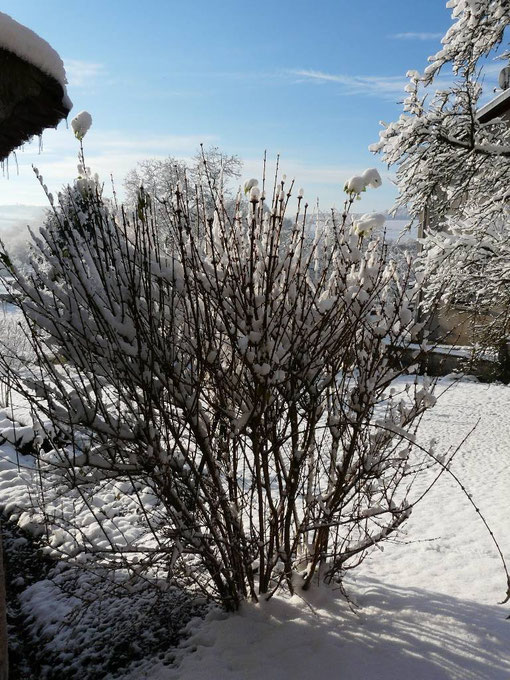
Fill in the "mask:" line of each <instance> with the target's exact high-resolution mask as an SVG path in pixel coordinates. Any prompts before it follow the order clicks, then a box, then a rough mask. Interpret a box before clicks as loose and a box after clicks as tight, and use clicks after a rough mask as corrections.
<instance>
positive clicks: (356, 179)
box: [344, 168, 382, 195]
mask: <svg viewBox="0 0 510 680" xmlns="http://www.w3.org/2000/svg"><path fill="white" fill-rule="evenodd" d="M381 184H382V180H381V176H380V175H379V172H378V171H377V170H376V168H368V170H365V172H364V173H363V174H362V175H354V176H353V177H351V178H350V179H348V180H347V182H346V183H345V186H344V190H345V192H346V193H347V194H351V195H354V194H361V193H362V192H364V191H366V190H367V187H372V188H374V189H377V187H380V186H381Z"/></svg>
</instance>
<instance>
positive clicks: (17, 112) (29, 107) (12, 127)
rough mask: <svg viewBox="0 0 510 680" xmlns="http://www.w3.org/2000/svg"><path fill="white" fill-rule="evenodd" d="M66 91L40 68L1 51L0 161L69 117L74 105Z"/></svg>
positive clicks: (8, 52) (15, 55)
mask: <svg viewBox="0 0 510 680" xmlns="http://www.w3.org/2000/svg"><path fill="white" fill-rule="evenodd" d="M64 87H65V86H63V85H62V84H61V83H60V82H59V81H58V80H57V79H56V78H54V77H53V76H52V75H49V74H48V73H46V72H44V71H42V70H41V69H40V68H39V67H38V66H36V65H34V64H32V63H30V62H28V61H26V60H25V59H23V58H22V57H19V56H18V55H17V54H14V53H13V52H11V51H9V50H7V49H4V48H2V47H0V161H3V160H5V159H6V158H7V157H8V156H9V154H10V153H11V152H12V151H14V149H16V148H18V147H19V146H20V145H22V144H24V143H25V142H28V141H29V140H30V138H31V137H33V136H34V135H40V134H41V133H42V132H43V130H44V129H45V128H48V127H56V126H57V125H58V123H59V122H60V121H61V120H62V118H65V117H66V116H67V114H68V113H69V110H70V107H71V103H70V101H69V99H68V98H67V97H66V94H65V89H64Z"/></svg>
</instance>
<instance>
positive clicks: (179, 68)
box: [0, 0, 451, 210]
mask: <svg viewBox="0 0 510 680" xmlns="http://www.w3.org/2000/svg"><path fill="white" fill-rule="evenodd" d="M445 4H446V0H427V2H423V0H385V1H384V0H364V1H363V2H362V1H359V0H358V1H354V2H353V1H352V0H351V1H350V2H349V1H347V0H316V1H315V2H310V1H305V0H294V1H293V2H290V1H288V0H280V1H276V2H275V1H274V0H273V1H271V2H270V1H268V0H260V1H259V2H257V3H252V4H249V3H242V2H239V1H237V2H234V1H233V0H221V1H217V2H210V1H209V2H205V0H194V1H193V2H191V1H184V0H179V1H176V0H166V1H165V0H148V1H147V2H145V3H143V2H139V1H136V2H135V1H134V0H123V1H122V2H120V1H117V0H109V1H108V2H106V1H105V0H88V2H87V3H84V2H76V1H72V0H65V1H64V0H45V1H44V2H41V0H3V2H2V8H1V10H2V11H3V12H5V13H7V14H10V15H11V16H12V17H13V18H14V19H16V20H17V21H19V22H20V23H22V24H24V25H26V26H28V27H29V28H31V29H32V30H34V31H35V32H36V33H38V34H39V35H40V36H41V37H43V38H45V39H46V40H47V41H48V42H49V43H50V44H51V45H52V46H53V47H54V48H55V49H56V50H57V51H58V52H59V54H60V55H61V56H62V58H63V60H64V63H65V65H66V69H67V72H68V79H69V86H68V91H69V95H70V97H71V99H72V100H73V102H74V108H73V111H72V112H71V117H72V116H73V115H75V114H76V113H78V112H79V111H81V110H83V109H86V110H88V111H90V112H91V114H92V116H93V119H94V123H93V127H92V128H91V130H90V132H89V133H88V135H87V137H86V139H85V148H86V154H87V160H88V163H89V165H90V166H91V167H92V169H93V170H96V171H98V172H99V174H100V175H101V176H102V177H103V178H104V179H105V180H108V176H109V173H110V172H113V173H114V175H115V178H116V182H117V185H118V187H119V189H120V188H121V186H122V180H123V177H124V175H125V173H126V172H127V171H128V170H129V169H130V168H132V167H134V166H135V165H136V163H137V161H138V160H142V159H144V158H151V157H160V158H164V157H166V156H168V155H173V156H177V157H182V158H186V157H190V156H192V155H193V153H194V151H195V150H196V148H197V147H198V145H199V143H200V142H204V144H205V145H206V146H207V145H210V144H214V145H217V146H219V147H220V148H221V149H222V150H224V151H225V152H228V153H235V154H237V155H239V156H240V158H241V159H242V160H243V161H244V163H245V168H244V171H243V176H244V178H246V177H251V176H257V174H260V170H261V159H262V156H263V153H264V150H265V149H267V151H268V154H269V156H270V157H274V156H275V155H276V154H277V153H280V154H281V156H282V167H283V170H284V171H286V173H287V175H288V176H293V177H294V176H295V177H296V182H297V183H298V184H299V186H303V187H304V189H305V193H306V196H307V198H308V199H309V200H310V201H315V198H316V197H317V196H318V197H319V198H320V205H321V207H322V208H323V209H327V208H329V207H330V206H331V205H333V204H335V205H336V206H339V205H340V204H341V202H342V186H343V182H344V181H345V180H346V179H347V178H348V177H349V176H350V175H352V174H355V173H356V172H358V171H362V170H364V169H365V168H366V167H369V166H374V165H375V166H377V167H379V169H380V171H381V173H382V172H383V171H384V173H385V175H386V177H385V178H384V179H385V182H384V186H383V187H382V188H380V189H378V190H377V191H371V192H370V194H367V195H366V197H364V199H363V204H362V205H361V204H360V208H361V207H363V209H365V210H373V209H385V208H389V207H390V206H391V204H392V201H393V198H394V196H395V191H394V189H393V188H392V186H391V182H390V178H391V173H388V172H387V170H386V169H385V167H384V166H382V165H381V164H380V163H379V161H378V159H377V158H374V157H373V155H372V154H371V153H370V152H369V151H368V148H367V147H368V145H369V144H371V143H373V142H375V141H376V140H377V138H378V132H379V129H380V127H379V121H380V120H387V121H390V120H393V119H395V118H396V117H397V116H398V115H399V114H400V106H399V105H398V103H397V102H398V101H399V100H400V99H401V98H402V93H403V87H404V85H405V84H406V78H405V73H406V71H407V70H408V69H411V68H412V69H418V70H423V68H424V67H425V66H426V59H427V56H428V55H430V54H433V53H434V52H436V51H437V50H438V49H439V44H440V37H441V36H442V35H443V34H444V33H445V31H446V30H447V29H448V27H449V26H450V25H451V19H450V12H449V10H447V9H446V8H445ZM76 152H77V143H76V140H75V139H74V138H73V136H72V133H71V131H70V130H68V129H66V127H65V124H61V125H60V126H59V129H58V130H57V131H56V132H54V131H48V132H46V133H45V134H44V136H43V152H42V153H41V154H40V155H39V154H38V143H35V144H34V145H31V146H27V147H26V148H25V150H24V151H21V152H19V153H18V154H17V156H18V168H19V169H18V172H16V169H15V167H14V164H13V163H12V162H11V164H10V178H9V179H7V178H6V177H2V178H1V180H0V206H1V205H6V204H32V205H34V204H44V202H45V199H44V196H43V195H42V192H41V189H40V188H39V187H38V186H37V183H36V181H35V178H34V177H33V175H32V172H31V170H30V165H31V164H32V163H34V162H35V163H36V164H37V166H38V167H39V170H40V171H41V172H42V174H43V175H44V178H45V181H46V183H47V184H48V187H49V188H50V189H51V190H53V191H55V190H58V189H59V188H60V186H61V185H62V184H63V183H64V182H66V181H70V180H72V179H73V177H74V176H75V174H76V170H75V166H76V160H75V158H76Z"/></svg>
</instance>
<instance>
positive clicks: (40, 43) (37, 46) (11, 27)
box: [0, 12, 67, 92]
mask: <svg viewBox="0 0 510 680" xmlns="http://www.w3.org/2000/svg"><path fill="white" fill-rule="evenodd" d="M0 47H3V48H4V49H6V50H9V52H12V53H13V54H16V55H17V56H18V57H21V59H24V60H25V61H28V62H29V63H30V64H33V65H34V66H37V68H39V69H40V70H41V71H43V72H44V73H46V74H48V75H49V76H52V77H53V78H55V80H56V81H58V82H59V83H60V84H61V85H62V88H63V90H64V92H66V83H67V78H66V72H65V68H64V62H63V61H62V59H61V58H60V56H59V54H58V52H56V51H55V50H54V49H53V47H52V46H51V45H50V44H49V43H47V42H46V40H44V39H43V38H41V37H40V36H39V35H37V33H34V31H32V30H31V29H30V28H27V27H26V26H23V25H22V24H20V23H18V22H17V21H15V20H14V19H13V18H12V17H10V16H9V15H8V14H4V13H3V12H0Z"/></svg>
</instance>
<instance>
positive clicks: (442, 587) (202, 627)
mask: <svg viewBox="0 0 510 680" xmlns="http://www.w3.org/2000/svg"><path fill="white" fill-rule="evenodd" d="M445 388H450V389H448V390H447V391H446V392H444V394H443V395H442V397H441V398H440V399H439V401H438V404H437V406H436V408H434V409H433V410H432V411H431V412H430V413H429V414H428V416H427V419H426V420H425V421H424V422H423V423H422V426H421V430H420V435H421V437H422V439H423V440H424V441H426V440H427V439H430V438H432V437H435V438H437V439H438V440H439V441H440V448H441V449H443V450H445V449H447V448H449V447H456V446H457V445H458V444H459V443H460V442H461V441H462V440H463V439H464V438H465V437H466V435H468V434H469V433H470V432H471V431H472V429H473V427H475V426H476V427H475V429H474V431H472V433H471V434H470V435H469V437H468V439H467V441H466V442H465V443H464V445H463V446H462V449H461V450H460V451H459V453H458V454H457V457H456V459H455V462H454V464H453V470H454V471H455V472H456V473H457V474H458V476H459V477H460V479H461V480H462V482H463V483H464V484H465V486H466V487H467V488H468V489H469V490H470V491H471V492H472V496H473V499H474V501H475V502H476V504H477V507H479V508H480V510H481V511H482V513H483V514H484V515H485V516H486V518H488V520H489V522H490V525H491V527H492V529H493V530H494V533H495V534H496V536H497V539H498V542H499V543H500V546H501V548H502V549H503V552H504V554H505V556H506V559H507V560H508V561H510V502H509V500H510V496H509V489H510V447H509V441H510V420H509V418H508V411H509V405H510V388H508V387H506V386H503V385H484V384H481V383H477V382H470V381H467V380H466V381H461V382H459V383H457V384H455V385H454V384H453V383H452V382H451V381H448V380H445V379H444V380H442V381H441V382H440V384H439V386H438V390H439V392H441V391H443V390H445ZM346 588H347V592H348V594H349V596H350V597H351V598H352V599H353V600H354V601H355V602H356V603H357V607H358V608H357V609H356V610H355V612H353V611H351V609H350V608H349V606H348V605H347V604H346V602H345V600H343V599H342V597H341V596H340V595H339V593H338V592H335V591H328V590H325V589H321V590H318V591H317V590H316V591H315V592H312V593H310V594H309V595H307V597H306V600H305V599H304V598H302V597H297V596H295V597H294V598H292V599H289V598H284V597H279V598H274V600H272V601H270V602H269V603H268V604H263V605H251V604H250V605H246V606H245V607H244V609H243V610H242V611H241V613H240V614H238V615H234V616H229V617H225V616H223V615H218V614H216V615H215V614H214V613H213V614H211V615H210V617H209V619H208V620H207V621H206V622H205V623H204V624H202V623H201V622H199V621H197V622H196V623H195V626H193V625H192V626H190V629H191V632H192V634H191V637H190V638H189V639H188V640H187V642H186V643H185V644H184V646H183V647H182V649H181V650H180V651H179V653H178V654H177V662H178V667H177V668H171V667H165V666H163V665H162V664H159V665H158V664H148V665H147V666H146V667H145V669H141V668H139V667H137V668H136V669H135V670H134V671H133V672H132V673H131V674H126V675H124V676H122V677H123V678H125V680H128V679H129V680H141V679H142V678H147V679H150V680H223V679H225V680H230V679H231V680H259V679H264V680H288V679H292V680H310V679H311V678H317V679H318V678H320V680H508V679H509V678H510V620H506V617H508V616H509V615H510V604H506V605H505V606H498V605H497V604H496V603H497V602H498V601H501V600H503V599H504V594H505V591H506V583H505V576H504V572H503V569H502V568H501V564H500V562H499V560H498V555H497V552H496V550H495V548H494V545H493V543H492V542H491V539H490V537H489V535H488V534H487V531H486V529H485V528H484V526H483V524H482V522H481V521H480V519H479V517H478V516H477V514H476V512H475V510H474V509H473V507H472V506H471V505H470V503H469V501H468V500H467V499H466V497H465V496H464V495H463V494H462V492H461V490H460V489H459V488H458V487H457V486H456V484H455V483H454V482H453V481H452V480H451V479H449V478H448V477H447V476H443V477H442V478H441V479H440V480H439V481H438V483H437V484H436V486H435V487H434V488H433V489H432V491H431V492H430V494H429V495H428V496H427V497H426V499H425V500H424V501H423V502H422V503H421V504H420V505H418V506H417V507H416V508H415V510H414V512H413V515H412V516H411V519H410V520H409V522H408V524H407V525H406V532H405V534H402V535H401V536H400V538H399V539H398V540H395V541H394V542H391V543H386V544H385V545H384V552H381V550H380V549H375V550H374V552H373V554H372V555H371V556H370V557H369V558H368V559H367V560H366V561H365V563H364V564H363V565H362V566H361V567H360V569H359V570H358V571H357V572H356V573H353V574H352V575H351V576H350V577H349V578H348V581H347V583H346Z"/></svg>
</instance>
